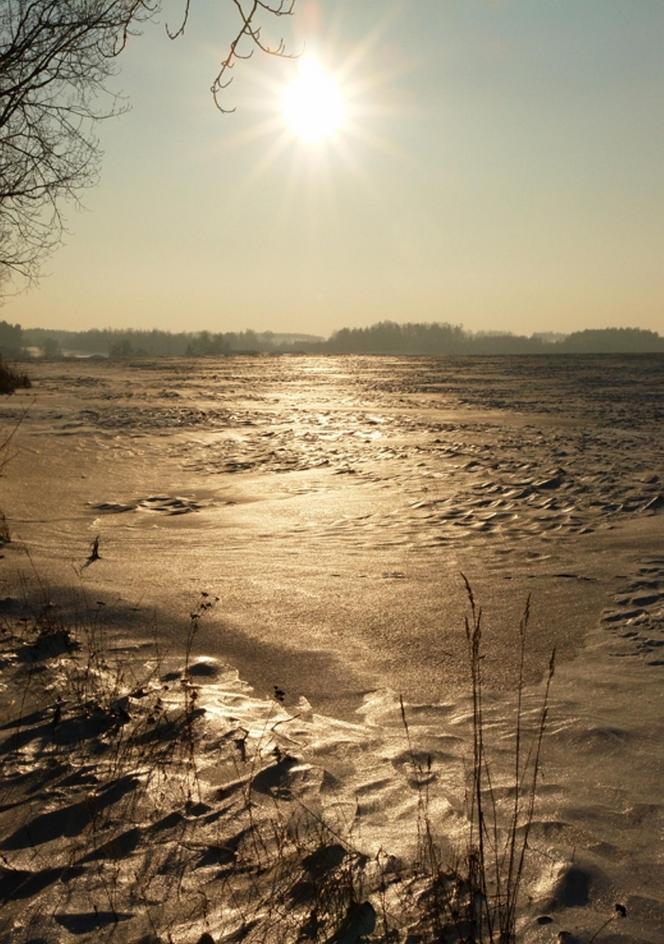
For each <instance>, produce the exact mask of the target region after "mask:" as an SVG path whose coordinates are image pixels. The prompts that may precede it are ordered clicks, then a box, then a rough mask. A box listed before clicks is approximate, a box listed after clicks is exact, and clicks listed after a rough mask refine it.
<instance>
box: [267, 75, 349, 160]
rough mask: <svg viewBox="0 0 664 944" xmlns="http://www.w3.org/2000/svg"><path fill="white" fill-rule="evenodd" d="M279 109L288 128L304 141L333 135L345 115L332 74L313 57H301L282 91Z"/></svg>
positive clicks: (313, 140)
mask: <svg viewBox="0 0 664 944" xmlns="http://www.w3.org/2000/svg"><path fill="white" fill-rule="evenodd" d="M282 113H283V117H284V120H285V122H286V126H287V128H288V130H289V131H290V132H291V133H292V134H293V135H294V136H295V137H297V138H300V139H301V140H303V141H310V142H316V141H322V140H324V139H326V138H331V137H333V136H334V135H335V134H337V132H338V131H340V130H341V128H342V127H343V124H344V118H345V107H344V99H343V95H342V93H341V89H340V88H339V85H338V84H337V82H336V80H335V78H334V76H333V75H332V74H331V73H329V72H327V71H326V70H325V69H324V68H323V67H322V66H321V65H320V63H319V62H317V61H316V60H315V59H304V60H302V61H301V62H300V63H299V64H298V71H297V75H296V77H295V79H294V80H293V82H292V83H291V84H290V85H289V86H288V87H287V88H286V90H285V92H284V95H283V99H282Z"/></svg>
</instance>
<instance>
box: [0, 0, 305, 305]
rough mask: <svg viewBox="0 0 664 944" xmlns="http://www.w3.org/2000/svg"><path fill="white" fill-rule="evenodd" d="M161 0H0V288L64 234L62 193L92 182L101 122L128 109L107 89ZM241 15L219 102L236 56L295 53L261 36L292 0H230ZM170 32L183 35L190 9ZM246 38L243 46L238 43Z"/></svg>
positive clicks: (29, 274)
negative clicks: (267, 22) (131, 38)
mask: <svg viewBox="0 0 664 944" xmlns="http://www.w3.org/2000/svg"><path fill="white" fill-rule="evenodd" d="M160 2H161V0H0V297H1V296H2V294H3V289H5V288H6V284H7V282H8V280H9V279H10V278H11V277H12V276H17V277H18V278H19V280H27V282H32V281H34V280H35V279H36V277H37V275H38V272H39V269H40V266H41V263H42V262H43V259H44V257H45V256H47V255H48V254H49V253H50V252H51V251H52V250H53V249H54V248H55V246H56V245H57V244H58V243H59V242H60V241H61V238H62V235H63V232H64V218H63V215H62V206H63V203H64V202H66V201H67V200H72V201H74V202H77V201H78V200H79V198H80V193H81V191H82V190H84V189H85V188H86V187H89V186H91V185H92V184H94V183H95V182H96V180H97V177H98V171H99V166H100V161H101V151H100V147H99V141H98V139H97V136H96V133H95V126H96V125H97V123H98V122H99V121H102V120H104V119H107V118H109V117H113V116H116V115H118V114H120V113H122V112H123V111H124V110H125V107H126V105H125V103H124V101H123V100H122V98H120V97H118V96H117V95H116V94H114V93H112V92H110V91H109V89H108V84H107V83H108V80H109V78H110V77H111V76H113V75H114V74H115V73H116V71H117V66H116V61H117V57H118V56H119V54H120V53H121V52H122V51H123V49H124V48H125V46H126V44H127V41H128V38H129V36H131V35H132V34H134V33H136V32H137V30H138V29H139V28H140V26H141V23H143V22H145V21H146V20H148V19H149V18H151V17H152V16H153V15H154V14H155V13H156V12H157V11H158V9H159V8H160ZM231 2H232V3H233V5H234V7H235V9H236V11H237V13H238V16H239V20H240V24H239V28H238V32H237V34H236V35H235V37H234V38H233V39H232V41H231V43H230V45H229V46H228V47H227V53H226V55H225V57H224V58H223V59H222V61H221V65H220V67H219V70H218V72H217V74H216V76H215V78H214V80H213V82H212V86H211V93H212V97H213V100H214V103H215V105H216V106H217V108H218V109H219V110H220V111H222V112H232V111H234V110H235V109H234V108H226V107H224V106H223V105H222V103H221V93H222V92H223V90H224V89H225V88H227V87H228V85H229V84H230V82H231V80H232V76H231V75H230V74H229V73H230V70H231V69H232V68H233V66H234V64H235V61H236V60H238V59H247V58H249V57H250V56H251V55H252V54H253V52H254V50H256V49H258V50H259V51H260V52H262V53H264V54H266V55H270V56H290V54H289V53H288V51H287V50H286V46H285V43H284V41H283V39H280V40H279V41H278V42H277V44H276V45H270V44H268V43H266V42H264V41H263V39H262V37H261V26H262V24H261V23H260V22H259V20H260V19H261V17H264V18H280V17H284V16H290V15H291V14H292V13H293V10H294V6H295V0H246V3H243V2H242V0H231ZM182 3H183V9H182V19H181V21H180V23H179V26H178V27H177V28H176V29H175V30H170V29H169V27H168V26H167V27H166V29H167V33H168V36H169V37H170V38H171V39H177V38H178V37H181V36H182V35H183V33H184V31H185V29H186V26H187V23H188V22H189V18H190V14H191V6H192V4H191V0H182ZM241 45H242V47H243V48H240V46H241Z"/></svg>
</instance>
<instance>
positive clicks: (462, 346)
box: [0, 321, 664, 358]
mask: <svg viewBox="0 0 664 944" xmlns="http://www.w3.org/2000/svg"><path fill="white" fill-rule="evenodd" d="M31 349H33V350H34V349H38V350H39V351H40V352H41V353H42V354H43V355H45V356H46V357H61V356H66V355H76V354H79V355H95V354H96V355H99V356H102V357H112V358H126V357H141V356H148V357H154V356H178V355H179V356H190V357H201V356H206V355H220V354H233V353H246V354H254V353H255V354H265V353H267V354H278V353H305V354H424V355H426V354H430V355H445V354H457V355H465V354H636V353H664V337H662V336H661V335H659V334H657V333H656V332H655V331H647V330H644V329H642V328H602V329H594V330H584V331H575V332H573V333H572V334H569V335H559V334H532V335H530V336H525V335H517V334H509V333H490V332H472V331H466V330H465V329H464V328H463V327H462V326H461V325H453V324H448V323H437V322H434V323H407V324H397V323H395V322H393V321H381V322H378V323H377V324H374V325H371V326H370V327H367V328H342V329H341V330H339V331H335V332H334V333H333V334H332V335H331V336H330V337H329V338H327V339H325V338H320V337H316V336H315V335H308V334H278V333H274V332H271V331H264V332H256V331H241V332H219V333H214V332H210V331H197V332H178V333H172V332H169V331H159V330H156V329H155V330H152V331H141V330H117V329H112V328H104V329H96V328H95V329H91V330H89V331H59V330H50V329H46V328H23V329H22V328H21V326H20V325H11V324H8V323H7V322H5V321H0V353H4V354H5V355H13V356H21V355H22V354H23V355H25V354H27V353H29V352H30V350H31Z"/></svg>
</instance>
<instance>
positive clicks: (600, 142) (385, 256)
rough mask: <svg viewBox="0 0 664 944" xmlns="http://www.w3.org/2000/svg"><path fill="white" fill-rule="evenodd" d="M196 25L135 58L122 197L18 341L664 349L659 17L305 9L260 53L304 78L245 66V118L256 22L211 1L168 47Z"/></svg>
mask: <svg viewBox="0 0 664 944" xmlns="http://www.w3.org/2000/svg"><path fill="white" fill-rule="evenodd" d="M178 9H181V7H180V5H179V2H178V0H171V5H170V6H169V8H168V9H167V10H166V11H165V12H164V13H163V14H162V15H161V20H160V21H159V22H156V23H152V24H148V25H147V26H146V27H145V28H144V29H143V33H142V35H141V36H137V37H132V39H131V41H130V44H129V47H128V49H127V50H125V52H124V53H123V55H122V57H121V59H120V60H119V66H120V70H119V74H118V76H117V77H116V78H115V79H114V80H113V83H114V87H115V88H117V89H118V90H122V91H123V92H124V93H125V94H126V96H127V98H128V100H129V101H130V103H131V110H130V111H129V112H128V113H126V114H124V115H123V116H121V117H119V118H117V119H114V120H112V121H109V122H105V123H104V124H103V126H102V127H101V128H100V129H99V135H100V139H101V144H102V147H103V150H104V152H105V154H104V161H103V169H102V174H101V179H100V181H99V182H98V184H97V185H96V186H95V187H94V188H92V189H89V190H87V191H86V192H85V193H84V194H83V202H84V205H85V208H84V209H83V210H76V209H75V208H68V209H67V220H68V228H69V232H68V234H67V237H66V240H65V244H64V245H63V246H62V247H61V248H60V249H58V250H57V252H56V253H55V254H54V255H53V256H52V257H51V258H50V259H49V260H48V261H47V263H46V266H45V270H44V274H43V277H42V279H41V281H40V283H39V285H38V286H37V287H34V288H31V289H30V290H29V291H27V292H22V293H20V294H18V295H15V296H13V297H10V298H8V299H7V300H6V301H5V303H4V307H3V308H2V310H1V311H0V317H1V318H2V319H4V320H8V321H11V322H19V323H21V324H22V325H23V326H24V327H35V326H40V327H51V328H68V329H75V330H78V329H84V328H91V327H106V326H111V327H116V328H126V327H135V328H144V327H145V328H153V327H157V328H163V329H167V330H174V331H177V330H191V331H195V330H202V329H207V330H212V331H232V330H240V329H244V328H253V329H254V330H259V331H266V330H271V331H294V332H307V333H312V334H318V335H328V334H329V333H330V332H331V331H333V330H334V329H336V328H340V327H342V326H357V325H367V324H371V323H373V322H375V321H378V320H383V319H391V320H395V321H449V322H453V323H455V324H458V323H460V324H463V325H464V326H465V327H466V328H468V329H471V330H489V331H496V330H511V331H515V332H519V333H527V334H530V333H532V332H536V331H561V332H570V331H573V330H576V329H579V328H585V327H588V328H596V327H610V326H623V325H632V326H640V327H643V328H650V329H654V330H659V331H661V332H662V333H664V56H663V55H662V48H663V46H664V3H662V2H661V0H362V2H358V0H299V2H298V4H297V6H296V12H295V16H294V18H293V21H292V23H286V22H285V21H283V20H281V21H280V22H279V23H277V24H276V29H275V24H273V23H270V22H266V23H265V27H264V29H265V33H264V37H265V38H267V36H268V34H269V35H270V36H271V37H273V38H275V39H278V38H279V35H280V33H279V29H280V28H281V27H282V26H283V29H284V30H286V31H287V32H286V36H287V39H288V42H289V48H290V49H292V50H294V51H301V50H303V51H304V52H303V57H301V58H300V59H299V60H276V59H274V58H269V59H268V58H266V57H260V56H254V57H253V58H252V59H251V60H248V61H243V62H240V63H238V64H237V66H236V68H235V69H234V76H235V77H234V81H233V84H232V86H231V87H230V88H229V89H228V90H227V91H226V93H225V97H224V103H225V104H226V105H227V106H228V107H233V106H236V107H237V110H236V111H235V112H234V113H233V114H229V115H223V114H221V113H220V112H219V111H218V110H217V109H216V108H215V106H214V104H213V102H212V99H211V96H210V93H209V86H210V83H211V81H212V78H213V77H214V74H215V72H216V67H217V64H218V62H219V60H220V59H221V58H222V57H223V56H224V55H225V51H226V48H227V44H228V41H229V40H230V39H231V38H232V36H233V30H234V28H235V24H236V19H235V17H236V14H235V8H234V6H233V4H232V3H231V0H192V5H191V15H190V19H189V22H188V25H187V29H186V32H185V35H184V36H183V37H182V38H180V39H178V40H177V41H175V42H171V41H170V40H168V38H167V37H166V35H165V30H164V19H166V18H168V19H169V21H170V22H171V23H174V22H175V21H176V20H177V13H178ZM282 32H283V30H282ZM304 61H306V62H312V61H313V62H317V63H318V66H319V69H320V73H321V74H322V75H323V76H326V77H327V79H326V81H329V83H333V87H334V88H335V89H336V91H335V93H334V94H335V95H338V99H339V101H340V103H341V104H340V105H339V108H340V109H341V112H342V115H343V117H342V119H341V127H340V128H339V129H338V130H337V131H336V133H334V134H332V135H331V136H330V137H329V138H324V139H322V140H310V139H309V138H307V136H306V135H305V136H304V137H302V136H301V135H300V134H299V132H298V131H296V130H295V129H294V127H293V124H292V122H291V120H290V119H289V118H286V117H285V116H284V111H283V100H284V94H285V92H284V90H285V89H287V88H290V87H291V86H292V85H293V83H296V82H297V81H298V75H300V74H301V73H300V70H302V68H303V62H304ZM321 101H322V99H321ZM321 107H323V106H322V105H321Z"/></svg>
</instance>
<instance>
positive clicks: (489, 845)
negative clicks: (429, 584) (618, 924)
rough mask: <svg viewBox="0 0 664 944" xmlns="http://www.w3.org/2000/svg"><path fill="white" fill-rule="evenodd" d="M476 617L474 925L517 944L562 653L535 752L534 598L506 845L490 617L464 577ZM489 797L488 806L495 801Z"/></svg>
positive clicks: (523, 626)
mask: <svg viewBox="0 0 664 944" xmlns="http://www.w3.org/2000/svg"><path fill="white" fill-rule="evenodd" d="M461 576H462V578H463V581H464V583H465V587H466V594H467V597H468V603H469V608H470V613H469V615H468V616H467V617H466V619H465V629H466V640H467V645H468V659H469V667H470V674H471V690H472V708H473V771H472V780H471V790H470V799H469V845H468V856H467V858H468V887H469V896H470V897H469V907H468V920H469V924H470V927H471V929H472V940H474V941H488V942H489V944H494V942H495V944H513V942H514V941H515V925H516V918H517V905H518V900H519V891H520V888H521V882H522V878H523V870H524V864H525V857H526V850H527V848H528V839H529V835H530V828H531V825H532V821H533V816H534V811H535V802H536V798H537V786H538V780H539V773H540V766H541V751H542V742H543V738H544V733H545V730H546V725H547V719H548V703H549V694H550V688H551V682H552V680H553V675H554V671H555V649H554V650H553V652H552V653H551V658H550V660H549V665H548V670H547V675H546V681H545V687H544V694H543V697H542V704H541V708H540V712H539V718H538V723H537V728H536V730H535V733H534V735H533V739H532V742H531V744H530V746H529V747H528V749H527V750H526V747H525V745H524V725H523V697H524V688H525V671H524V666H525V655H526V647H527V641H528V624H529V621H530V597H528V599H527V600H526V605H525V608H524V612H523V615H522V617H521V620H520V623H519V631H518V640H519V641H518V645H519V660H518V675H517V696H516V715H515V721H514V758H513V790H514V802H513V805H512V812H511V816H510V818H509V821H508V824H507V826H506V835H505V839H504V841H501V834H502V833H503V829H504V827H503V825H502V823H501V822H500V814H499V809H498V804H497V802H496V794H495V791H494V787H493V778H492V772H491V771H492V765H491V760H490V758H489V756H488V754H487V749H486V744H485V721H484V692H483V675H482V662H483V659H484V655H483V652H482V610H481V608H479V607H478V606H477V604H476V602H475V597H474V594H473V590H472V587H471V585H470V583H469V581H468V580H467V578H466V577H465V576H464V575H463V574H462V575H461ZM487 798H488V799H487Z"/></svg>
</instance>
